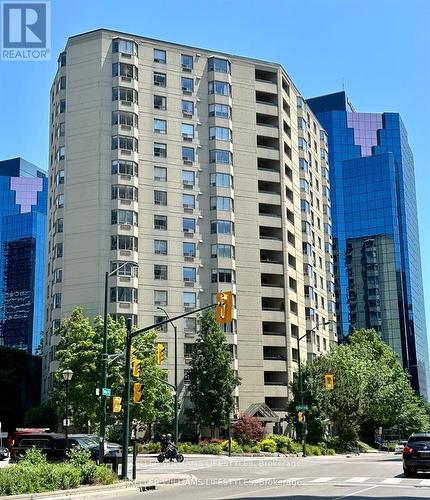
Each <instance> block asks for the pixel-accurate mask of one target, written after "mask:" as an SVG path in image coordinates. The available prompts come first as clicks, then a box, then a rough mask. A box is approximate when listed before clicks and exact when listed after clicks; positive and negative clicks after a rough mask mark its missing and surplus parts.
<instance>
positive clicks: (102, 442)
mask: <svg viewBox="0 0 430 500" xmlns="http://www.w3.org/2000/svg"><path fill="white" fill-rule="evenodd" d="M108 284H109V273H108V272H107V271H106V273H105V303H104V311H103V351H102V359H101V364H102V369H101V380H100V444H99V461H100V463H103V457H104V454H105V453H104V448H105V435H106V397H105V396H104V394H103V389H104V388H105V387H106V385H107V356H108V352H107V350H108V349H107V346H108V342H107V328H108Z"/></svg>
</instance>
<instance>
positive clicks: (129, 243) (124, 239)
mask: <svg viewBox="0 0 430 500" xmlns="http://www.w3.org/2000/svg"><path fill="white" fill-rule="evenodd" d="M111 250H133V251H135V252H137V250H138V240H137V238H136V237H135V236H126V235H123V234H120V235H113V236H111Z"/></svg>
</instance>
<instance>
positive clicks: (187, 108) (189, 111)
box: [182, 100, 194, 117]
mask: <svg viewBox="0 0 430 500" xmlns="http://www.w3.org/2000/svg"><path fill="white" fill-rule="evenodd" d="M182 114H183V115H184V116H188V117H190V116H193V114H194V103H193V101H184V100H183V101H182Z"/></svg>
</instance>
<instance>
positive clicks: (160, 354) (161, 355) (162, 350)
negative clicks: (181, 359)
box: [156, 344, 166, 365]
mask: <svg viewBox="0 0 430 500" xmlns="http://www.w3.org/2000/svg"><path fill="white" fill-rule="evenodd" d="M156 356H157V365H161V363H162V362H163V361H164V359H165V358H166V347H165V346H164V344H157V349H156Z"/></svg>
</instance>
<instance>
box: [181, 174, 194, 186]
mask: <svg viewBox="0 0 430 500" xmlns="http://www.w3.org/2000/svg"><path fill="white" fill-rule="evenodd" d="M182 184H183V185H184V186H188V187H190V186H191V187H192V186H194V184H195V173H194V172H193V171H192V170H182Z"/></svg>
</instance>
